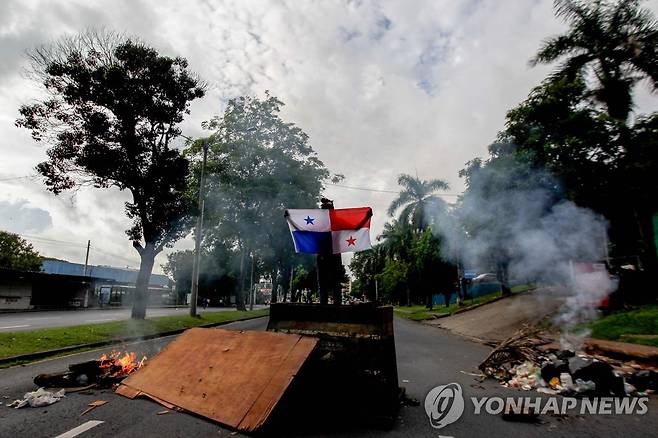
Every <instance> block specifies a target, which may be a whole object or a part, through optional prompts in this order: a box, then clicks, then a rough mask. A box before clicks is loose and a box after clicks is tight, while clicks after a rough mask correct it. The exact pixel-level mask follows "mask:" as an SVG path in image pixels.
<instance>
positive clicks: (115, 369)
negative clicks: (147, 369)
mask: <svg viewBox="0 0 658 438" xmlns="http://www.w3.org/2000/svg"><path fill="white" fill-rule="evenodd" d="M136 358H137V354H136V353H135V352H130V353H128V352H125V353H124V355H123V356H122V355H121V353H120V352H119V351H112V352H111V353H110V354H103V355H101V357H99V358H98V361H99V362H100V364H99V365H98V367H99V368H100V369H102V370H105V372H106V373H108V374H109V375H110V377H115V376H121V375H128V374H130V373H132V372H134V371H135V370H138V369H139V368H141V367H142V365H144V363H145V362H146V356H144V357H142V359H141V360H140V361H139V362H137V361H136Z"/></svg>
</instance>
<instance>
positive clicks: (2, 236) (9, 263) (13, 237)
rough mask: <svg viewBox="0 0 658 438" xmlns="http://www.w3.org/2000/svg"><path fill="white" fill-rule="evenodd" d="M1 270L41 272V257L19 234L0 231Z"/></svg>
mask: <svg viewBox="0 0 658 438" xmlns="http://www.w3.org/2000/svg"><path fill="white" fill-rule="evenodd" d="M0 268H6V269H16V270H19V271H40V270H41V256H40V255H39V253H38V252H37V251H36V250H35V249H34V247H33V246H32V244H31V243H29V242H27V241H26V240H25V239H23V238H22V237H21V236H19V235H18V234H14V233H8V232H6V231H0Z"/></svg>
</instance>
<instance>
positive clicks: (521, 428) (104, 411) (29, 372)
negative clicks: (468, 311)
mask: <svg viewBox="0 0 658 438" xmlns="http://www.w3.org/2000/svg"><path fill="white" fill-rule="evenodd" d="M266 321H267V320H266V318H260V319H256V320H251V321H244V322H239V323H233V324H230V325H227V326H224V328H232V329H247V330H249V329H254V330H262V329H264V328H265V326H266ZM395 336H396V345H397V357H398V374H399V379H400V384H401V385H402V386H405V387H406V389H407V393H408V395H409V396H411V397H413V398H416V399H418V400H420V401H421V405H420V406H406V407H402V408H401V410H400V413H399V418H398V421H397V423H396V425H395V427H394V429H393V430H391V431H375V430H343V431H341V432H337V431H333V432H326V431H322V430H317V431H313V433H312V434H311V436H355V437H374V436H390V437H410V436H414V437H415V436H421V437H433V438H436V437H439V436H444V437H447V436H451V437H456V438H457V437H480V436H482V437H492V436H493V437H496V436H501V437H510V436H514V437H526V436H530V437H534V436H536V437H546V436H550V437H551V438H554V437H576V436H577V437H580V436H596V437H608V436H609V437H618V436H633V437H638V436H647V437H648V436H656V430H658V400H656V399H655V398H654V399H652V400H650V402H649V411H648V413H647V414H645V415H643V416H633V415H626V416H617V415H601V416H594V415H585V416H580V415H568V416H566V417H558V416H551V415H543V416H541V421H542V423H541V424H525V423H511V422H506V421H503V420H502V418H501V417H500V416H499V415H486V414H485V415H474V414H473V406H472V403H471V401H470V400H469V397H471V396H474V397H482V396H533V397H536V396H538V394H537V393H534V392H532V393H531V392H522V391H515V390H512V389H507V388H503V387H501V386H499V385H498V384H497V383H496V382H494V381H485V382H483V383H479V382H478V381H476V380H475V378H474V377H472V376H469V375H468V374H465V373H463V372H462V371H466V372H470V371H474V369H475V368H476V366H477V364H478V363H479V362H480V360H481V359H482V358H483V356H484V355H486V354H487V352H488V351H489V349H488V348H487V347H485V346H482V345H480V344H476V343H473V342H471V341H468V340H466V339H464V338H461V337H458V336H456V335H453V334H450V333H449V332H446V331H445V330H441V329H437V328H434V327H429V326H426V325H421V324H418V323H414V322H411V321H407V320H402V319H396V320H395ZM171 339H172V338H166V339H158V340H151V341H146V342H140V343H135V344H133V345H130V346H129V348H130V349H131V350H135V351H137V352H138V353H144V354H147V355H153V354H155V353H157V351H158V350H159V349H161V348H162V347H163V346H164V345H166V344H167V343H168V342H169V341H170V340H171ZM99 354H100V351H96V352H87V353H81V354H77V355H73V356H68V357H65V358H60V359H54V360H50V361H45V362H41V363H38V364H33V365H30V366H25V367H17V368H11V369H6V370H0V397H7V398H2V399H0V400H2V401H3V402H5V403H7V402H10V401H11V400H13V399H15V398H17V397H20V396H21V395H22V394H23V393H25V392H26V391H29V390H33V389H34V386H33V384H32V378H33V377H34V376H35V375H36V374H39V373H44V372H55V371H61V370H64V369H66V366H67V365H68V364H69V363H75V362H82V361H84V360H89V359H92V358H94V357H97V356H98V355H99ZM450 382H456V383H459V384H460V385H461V386H462V388H463V391H464V396H465V398H466V409H465V411H464V415H463V416H462V417H461V418H460V419H459V420H457V421H456V422H455V423H453V424H450V425H448V426H447V427H445V428H443V429H440V430H436V429H433V428H432V427H431V426H430V423H429V421H428V417H427V416H426V414H425V411H424V408H423V405H422V403H423V401H424V399H425V396H426V394H427V393H428V392H429V391H430V390H431V389H432V388H433V387H434V386H436V385H439V384H446V383H450ZM99 399H101V400H107V401H108V402H109V403H108V404H106V405H104V406H101V407H99V408H97V409H96V410H94V411H92V412H91V413H89V414H86V415H85V416H83V417H81V416H80V413H81V412H82V411H84V410H85V408H86V406H87V404H88V403H90V402H92V401H94V400H99ZM309 402H310V403H312V400H309ZM161 411H163V408H162V406H160V405H158V404H156V403H154V402H152V401H149V400H142V399H135V400H128V399H126V398H123V397H121V396H117V395H115V394H114V393H112V391H110V390H105V391H92V392H91V393H89V394H84V393H76V394H69V395H68V396H67V397H66V398H65V399H63V400H62V401H60V402H58V403H55V404H54V405H51V406H49V407H47V408H23V409H19V410H15V409H9V408H4V407H2V406H0V436H3V437H4V436H6V437H30V438H37V437H49V436H50V437H52V436H57V435H59V434H62V433H65V432H67V431H70V430H71V429H73V428H75V427H78V426H80V425H83V424H87V422H88V421H93V420H95V421H101V422H102V423H99V424H98V425H96V426H95V427H93V428H91V429H90V430H88V431H86V432H84V433H83V434H82V435H80V436H82V437H85V438H86V437H105V436H113V437H134V436H143V437H150V436H166V437H187V436H190V437H191V436H193V437H206V436H212V437H217V436H231V435H230V433H231V431H230V430H228V429H225V428H222V427H221V426H219V425H217V424H214V423H212V422H210V421H206V420H204V419H202V418H199V417H195V416H193V415H189V414H185V413H179V412H171V413H168V414H166V415H157V413H158V412H161Z"/></svg>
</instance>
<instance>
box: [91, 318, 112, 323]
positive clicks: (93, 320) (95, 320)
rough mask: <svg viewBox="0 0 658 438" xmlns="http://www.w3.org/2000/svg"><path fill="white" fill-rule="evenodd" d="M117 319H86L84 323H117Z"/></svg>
mask: <svg viewBox="0 0 658 438" xmlns="http://www.w3.org/2000/svg"><path fill="white" fill-rule="evenodd" d="M116 320H117V319H116V318H104V319H85V320H84V322H103V321H116Z"/></svg>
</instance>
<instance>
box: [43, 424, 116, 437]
mask: <svg viewBox="0 0 658 438" xmlns="http://www.w3.org/2000/svg"><path fill="white" fill-rule="evenodd" d="M103 423H104V421H100V420H90V421H87V422H86V423H82V424H81V425H80V426H78V427H74V428H73V429H71V430H69V431H68V432H64V433H63V434H61V435H57V436H56V437H55V438H73V437H74V436H78V435H80V434H81V433H84V432H86V431H88V430H89V429H91V428H93V427H96V426H98V425H99V424H103Z"/></svg>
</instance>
